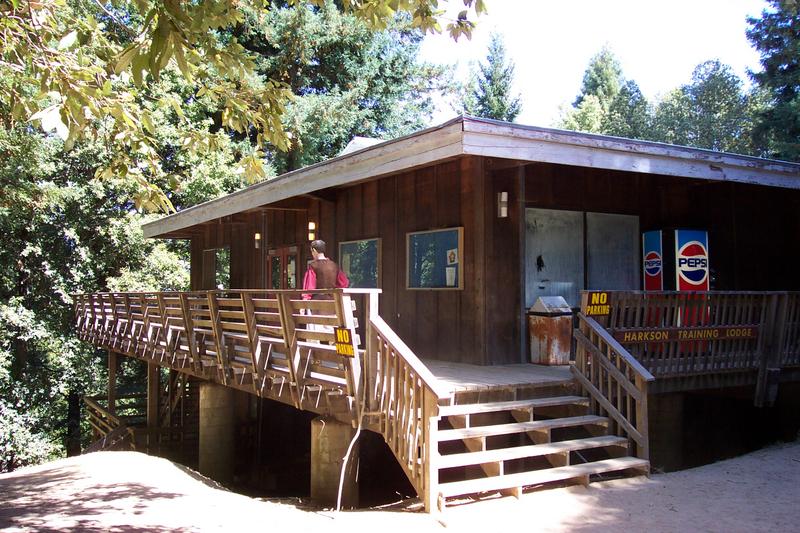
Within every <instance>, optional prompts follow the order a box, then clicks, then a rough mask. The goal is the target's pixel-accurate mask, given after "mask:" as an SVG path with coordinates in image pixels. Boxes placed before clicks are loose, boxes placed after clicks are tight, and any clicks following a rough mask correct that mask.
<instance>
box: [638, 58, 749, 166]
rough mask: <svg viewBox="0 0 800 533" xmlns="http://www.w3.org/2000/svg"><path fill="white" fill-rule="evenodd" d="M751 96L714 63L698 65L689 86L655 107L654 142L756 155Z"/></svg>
mask: <svg viewBox="0 0 800 533" xmlns="http://www.w3.org/2000/svg"><path fill="white" fill-rule="evenodd" d="M756 105H757V99H756V98H755V97H754V96H751V95H748V94H745V92H744V90H743V84H742V80H741V79H739V77H738V76H736V74H734V72H733V70H732V69H731V67H730V66H728V65H725V64H723V63H720V62H719V61H717V60H714V61H706V62H704V63H701V64H700V65H698V66H697V67H696V68H695V69H694V72H693V73H692V81H691V83H690V84H687V85H684V86H682V87H681V88H680V89H678V90H677V91H674V92H672V93H670V94H669V95H667V97H666V98H665V99H664V100H663V101H662V102H661V103H660V104H659V105H658V106H657V108H656V111H655V117H654V124H653V134H654V137H655V140H659V141H664V142H670V143H675V144H682V145H686V146H695V147H698V148H707V149H710V150H718V151H725V152H736V153H742V154H757V153H758V150H756V148H755V146H754V145H753V142H752V129H753V110H754V107H755V106H756Z"/></svg>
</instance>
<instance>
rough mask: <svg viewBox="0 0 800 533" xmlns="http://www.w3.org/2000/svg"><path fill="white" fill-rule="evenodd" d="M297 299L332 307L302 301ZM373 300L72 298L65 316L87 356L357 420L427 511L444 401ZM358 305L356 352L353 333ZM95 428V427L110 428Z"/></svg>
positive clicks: (208, 294) (369, 296)
mask: <svg viewBox="0 0 800 533" xmlns="http://www.w3.org/2000/svg"><path fill="white" fill-rule="evenodd" d="M303 292H314V293H322V294H326V295H329V296H328V297H329V298H331V299H330V300H310V301H306V300H302V299H301V298H300V294H301V293H303ZM379 293H380V290H375V289H343V290H342V289H336V290H323V291H263V290H228V291H199V292H182V293H178V292H159V293H100V294H87V295H76V296H75V301H76V304H75V305H76V309H75V311H76V318H77V328H78V331H79V335H80V337H81V338H82V339H84V340H86V341H89V342H92V343H94V344H95V345H98V346H102V347H105V348H107V349H109V350H113V351H116V352H119V353H123V354H127V355H130V356H133V357H137V358H141V359H145V360H148V361H151V362H156V363H158V364H159V365H161V366H164V367H167V368H170V369H174V370H178V371H180V372H182V373H184V374H189V375H194V376H197V377H201V378H203V379H208V380H212V381H217V382H219V383H222V384H225V385H228V386H231V387H235V388H239V389H243V390H246V391H248V392H251V393H253V394H257V395H259V396H262V397H267V398H271V399H275V400H278V401H282V402H284V403H288V404H291V405H294V406H295V407H297V408H299V409H304V410H309V411H313V412H317V413H323V414H332V415H334V416H337V417H338V418H343V419H347V420H349V421H351V422H352V423H354V424H357V423H359V422H360V421H362V420H366V422H367V427H369V428H370V429H374V430H375V431H377V432H379V433H381V435H383V437H384V439H385V440H386V442H387V443H388V445H389V447H390V449H391V450H392V452H393V453H394V455H395V456H396V458H397V460H398V461H399V463H400V464H401V466H402V468H403V470H404V471H405V473H406V474H407V476H408V478H409V480H410V481H411V483H412V485H413V486H414V487H415V489H416V490H417V492H418V494H419V495H420V497H421V498H422V499H423V500H424V501H425V506H426V508H427V509H428V510H432V509H433V508H434V507H435V505H436V503H437V502H436V498H437V497H438V491H437V490H436V487H437V483H438V480H437V475H436V472H437V469H436V467H435V464H436V457H437V456H438V444H437V440H436V430H437V425H438V420H439V416H438V402H439V401H440V400H443V399H445V398H449V390H447V389H445V388H443V387H442V386H441V384H440V382H439V381H438V380H437V379H436V377H435V376H434V375H433V374H432V373H431V372H430V371H429V370H428V368H427V367H426V366H425V365H424V364H423V363H422V361H420V360H419V358H417V357H416V355H414V353H413V352H412V351H411V350H410V349H409V348H408V346H406V344H405V343H404V342H403V341H402V340H401V339H400V338H399V337H398V336H397V335H396V334H395V333H394V331H392V329H391V328H390V327H389V326H388V325H387V324H386V322H384V321H383V319H381V318H380V316H378V294H379ZM358 298H363V303H362V304H361V314H362V316H363V317H364V322H365V323H364V325H363V327H362V328H361V329H360V331H362V332H363V334H364V335H365V337H366V338H365V341H366V342H365V346H364V349H360V348H359V344H360V339H359V338H358V335H357V334H356V332H357V331H359V329H358V324H357V321H356V319H355V315H354V310H355V307H356V306H355V299H358ZM333 327H342V328H345V329H348V330H350V331H351V333H353V335H352V340H351V343H352V353H353V354H355V357H346V356H342V355H339V354H338V353H337V351H336V348H335V342H336V340H337V339H336V337H335V335H334V332H333ZM92 405H96V403H93V404H92ZM93 409H95V408H94V407H93ZM95 411H96V409H95ZM95 411H92V413H94V412H95ZM109 415H110V416H112V417H113V415H111V414H109ZM362 415H363V416H362ZM90 416H93V417H94V416H95V415H94V414H90ZM99 416H100V415H97V416H96V417H95V418H98V417H99ZM99 420H100V418H98V421H97V422H96V423H97V424H98V425H99V426H100V427H106V426H107V425H111V424H113V419H109V420H111V421H110V422H109V421H106V422H103V421H99ZM103 420H105V419H103Z"/></svg>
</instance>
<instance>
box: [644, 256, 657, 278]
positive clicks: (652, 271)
mask: <svg viewBox="0 0 800 533" xmlns="http://www.w3.org/2000/svg"><path fill="white" fill-rule="evenodd" d="M644 271H645V273H646V274H647V275H648V276H658V275H659V274H661V254H660V253H658V252H656V251H655V250H651V251H649V252H647V255H645V256H644Z"/></svg>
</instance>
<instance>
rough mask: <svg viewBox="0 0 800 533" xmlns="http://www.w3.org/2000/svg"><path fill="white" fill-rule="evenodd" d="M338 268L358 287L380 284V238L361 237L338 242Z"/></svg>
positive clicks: (369, 287) (351, 284) (354, 286)
mask: <svg viewBox="0 0 800 533" xmlns="http://www.w3.org/2000/svg"><path fill="white" fill-rule="evenodd" d="M339 268H341V269H342V272H344V273H345V275H346V276H347V279H349V280H350V286H351V287H353V288H359V289H377V288H378V287H380V286H381V240H380V239H362V240H360V241H345V242H340V243H339Z"/></svg>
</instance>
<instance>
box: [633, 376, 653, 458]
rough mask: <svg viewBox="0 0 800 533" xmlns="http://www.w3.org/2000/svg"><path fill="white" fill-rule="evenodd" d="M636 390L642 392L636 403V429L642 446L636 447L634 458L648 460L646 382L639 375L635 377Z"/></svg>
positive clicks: (648, 439) (648, 438)
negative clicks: (640, 437)
mask: <svg viewBox="0 0 800 533" xmlns="http://www.w3.org/2000/svg"><path fill="white" fill-rule="evenodd" d="M636 388H637V389H639V390H640V391H642V399H641V400H640V401H638V402H636V429H637V430H638V431H639V433H640V434H641V435H642V440H643V442H642V444H641V446H640V445H638V444H637V445H636V456H637V457H639V459H647V460H648V461H649V460H650V432H649V430H648V424H649V421H648V413H647V409H648V405H647V381H646V380H645V379H644V378H642V376H640V375H638V374H637V375H636Z"/></svg>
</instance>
